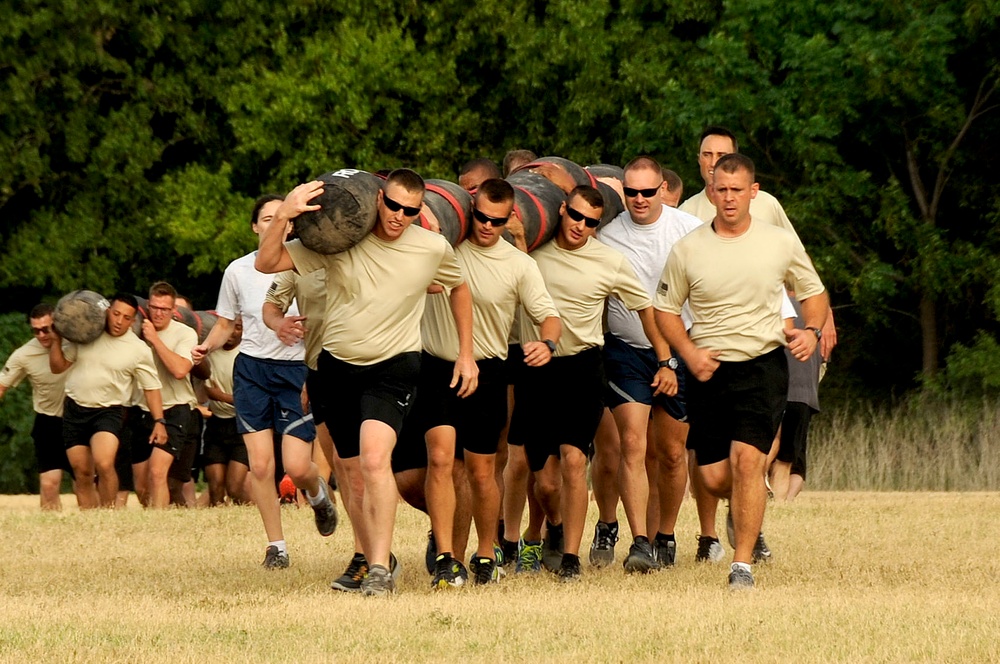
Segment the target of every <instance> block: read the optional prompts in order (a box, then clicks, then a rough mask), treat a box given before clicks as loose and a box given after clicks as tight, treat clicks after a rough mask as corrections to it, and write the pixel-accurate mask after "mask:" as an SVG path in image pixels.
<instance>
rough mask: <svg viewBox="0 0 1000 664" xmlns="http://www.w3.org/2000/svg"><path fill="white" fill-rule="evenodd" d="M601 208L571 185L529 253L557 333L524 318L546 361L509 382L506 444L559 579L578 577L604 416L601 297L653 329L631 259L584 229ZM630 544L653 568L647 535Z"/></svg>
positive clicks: (525, 337)
mask: <svg viewBox="0 0 1000 664" xmlns="http://www.w3.org/2000/svg"><path fill="white" fill-rule="evenodd" d="M657 186H659V184H658V183H657ZM603 208H604V199H603V197H602V196H601V193H600V192H599V191H597V190H596V189H594V188H593V187H589V186H585V185H584V186H579V187H576V188H575V189H573V190H572V192H570V195H569V197H568V199H567V200H566V202H565V203H563V204H562V207H561V209H560V213H561V221H560V226H559V229H558V230H557V233H556V236H555V238H554V239H553V240H552V241H551V242H549V243H548V244H546V245H544V246H543V247H541V248H539V249H537V250H536V251H535V252H534V253H533V254H532V258H534V259H535V261H536V262H537V263H538V268H539V270H540V271H541V273H542V277H543V278H544V280H545V285H546V287H547V289H548V291H549V294H550V295H551V297H552V300H553V302H554V303H555V305H556V310H557V311H558V312H559V316H560V319H561V320H562V325H563V332H562V336H561V338H560V339H559V343H558V344H556V343H553V342H552V340H551V339H546V338H545V337H543V336H542V331H541V330H540V329H538V327H536V326H533V325H530V324H529V322H528V321H525V320H524V319H523V318H522V325H521V340H522V343H524V344H525V348H527V347H528V346H527V343H528V342H530V341H541V342H543V343H545V344H546V345H548V346H549V349H550V350H551V351H553V358H552V361H551V362H549V363H547V364H545V365H543V366H531V365H530V364H526V366H525V368H524V369H523V370H522V371H523V375H522V376H521V377H520V378H519V379H518V380H517V381H516V382H515V388H514V389H515V395H516V397H515V399H516V401H515V404H514V415H513V418H512V420H511V425H510V433H509V438H510V440H511V441H512V442H516V443H518V444H523V445H524V451H525V454H526V455H527V458H528V464H529V467H530V468H531V471H532V472H533V473H534V474H535V479H536V494H537V495H538V497H539V501H540V502H541V503H542V507H543V508H544V510H545V513H546V518H547V520H548V521H549V531H548V536H547V537H548V539H549V540H551V541H559V540H562V542H563V548H562V551H563V555H562V561H561V564H560V567H559V571H558V574H559V577H560V579H561V580H564V581H572V580H576V579H578V578H580V574H581V570H580V558H579V552H580V541H581V538H582V537H583V526H584V521H585V520H586V517H587V452H588V450H589V449H590V445H591V443H592V442H593V440H594V433H595V432H596V430H597V425H598V423H599V422H600V420H601V415H602V413H603V412H604V395H603V392H604V367H603V361H602V358H601V346H602V345H603V343H604V336H603V334H602V333H601V317H602V314H603V312H604V302H605V300H606V299H607V298H608V297H609V296H611V295H615V296H617V297H619V298H620V299H621V300H622V302H623V303H624V304H625V306H626V307H627V308H628V309H630V310H633V311H640V310H641V311H640V317H641V319H642V320H643V322H644V325H645V327H646V328H648V329H649V330H650V333H652V332H653V331H654V330H653V327H654V322H653V310H652V306H651V302H650V299H649V294H648V293H646V290H645V288H643V286H642V284H641V283H639V280H638V279H637V278H636V276H635V271H634V270H633V269H632V267H631V265H629V262H628V260H627V259H626V258H625V257H624V256H622V255H621V253H619V252H617V251H615V250H614V249H611V248H610V247H607V246H605V245H603V244H601V243H600V242H598V241H597V240H595V239H594V238H593V237H592V236H591V233H590V232H588V231H589V230H590V229H596V228H597V226H598V224H600V219H601V213H602V212H603ZM560 494H561V515H560ZM560 521H561V523H560ZM633 548H639V549H641V550H642V552H641V555H642V556H644V557H645V559H646V560H647V561H648V563H647V569H652V568H653V565H654V562H653V551H652V548H651V546H650V543H649V541H648V540H647V539H646V538H645V537H643V538H641V540H637V542H636V544H635V545H633Z"/></svg>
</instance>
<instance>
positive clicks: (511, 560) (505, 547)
mask: <svg viewBox="0 0 1000 664" xmlns="http://www.w3.org/2000/svg"><path fill="white" fill-rule="evenodd" d="M500 549H501V551H503V562H502V563H501V564H502V565H503V566H504V567H510V566H511V565H515V564H517V542H508V541H507V540H505V539H501V540H500Z"/></svg>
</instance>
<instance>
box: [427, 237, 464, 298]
mask: <svg viewBox="0 0 1000 664" xmlns="http://www.w3.org/2000/svg"><path fill="white" fill-rule="evenodd" d="M441 242H442V243H443V244H444V253H443V254H442V255H441V262H440V263H438V269H437V273H436V274H435V275H434V283H436V284H441V285H442V286H444V287H446V288H449V289H451V288H455V287H456V286H460V285H461V284H464V283H465V275H464V274H463V273H462V265H461V264H460V263H459V262H458V256H456V255H455V249H454V248H452V246H451V245H450V244H449V243H448V241H447V240H445V239H444V238H441Z"/></svg>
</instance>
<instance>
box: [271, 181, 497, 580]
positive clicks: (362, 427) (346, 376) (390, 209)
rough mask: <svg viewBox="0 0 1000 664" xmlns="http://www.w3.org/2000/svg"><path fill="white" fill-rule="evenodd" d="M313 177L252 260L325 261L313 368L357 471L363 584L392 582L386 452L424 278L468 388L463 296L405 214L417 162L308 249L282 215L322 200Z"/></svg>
mask: <svg viewBox="0 0 1000 664" xmlns="http://www.w3.org/2000/svg"><path fill="white" fill-rule="evenodd" d="M322 190H323V183H322V182H319V181H313V182H309V183H306V184H303V185H299V186H298V187H296V188H295V189H294V190H292V192H291V193H289V195H288V197H287V198H286V199H285V202H284V203H283V204H282V205H281V207H280V208H278V210H277V212H276V213H275V217H274V222H273V223H272V224H271V228H269V229H268V230H267V232H266V233H265V234H264V238H263V240H262V241H261V245H260V249H259V252H258V254H257V261H256V266H257V269H259V270H261V271H262V272H280V271H282V270H288V269H295V270H296V271H297V272H299V273H300V274H306V273H310V272H313V271H315V270H318V269H321V268H323V269H325V270H326V288H327V312H326V320H325V321H323V323H322V325H323V327H324V333H323V349H324V352H322V353H320V357H319V361H318V366H319V373H320V376H321V377H322V379H323V381H324V382H325V386H324V387H325V389H324V397H325V398H326V399H327V402H328V404H329V405H330V410H329V412H330V413H331V417H330V419H329V420H328V421H327V426H328V427H329V428H330V434H331V436H332V437H333V441H334V444H335V445H336V446H337V452H338V453H339V454H340V456H341V458H342V459H343V460H344V464H345V468H346V470H347V474H348V477H349V478H350V477H351V476H352V475H356V474H360V477H361V480H362V481H361V486H362V487H363V490H362V491H360V492H355V491H352V495H351V501H350V502H351V503H353V504H354V505H353V509H352V506H351V505H349V506H348V511H349V512H350V513H351V520H352V522H353V524H354V526H355V528H357V529H358V530H359V531H360V532H359V535H360V539H361V543H362V545H363V547H364V551H363V552H362V553H364V554H365V557H366V558H367V560H368V565H369V567H368V575H367V576H366V577H365V579H364V580H363V581H362V583H361V590H362V593H363V594H365V595H388V594H392V593H394V592H395V581H394V579H393V578H392V576H391V575H390V572H389V562H390V561H389V555H390V554H389V549H390V546H391V544H392V532H393V527H394V525H395V519H396V503H397V493H396V484H395V480H394V478H393V475H392V467H391V464H390V459H391V456H392V450H393V447H394V446H395V445H396V438H397V437H398V436H399V432H400V430H401V429H402V425H403V419H404V418H405V416H406V414H407V412H408V411H409V410H410V407H411V405H412V400H413V396H414V391H415V387H416V383H417V379H418V376H419V374H420V351H421V349H422V343H421V339H420V318H421V316H422V315H423V312H424V303H425V299H426V294H427V288H428V286H430V285H431V284H432V283H435V284H439V285H442V286H444V287H445V288H450V289H451V292H450V295H449V305H450V307H451V312H452V316H453V317H454V319H455V325H456V328H457V330H458V340H459V347H458V353H457V355H456V357H457V359H456V361H455V363H454V366H453V367H452V371H451V379H450V386H451V387H455V388H458V392H457V395H458V396H459V397H465V396H469V395H471V394H472V393H473V392H475V391H476V385H477V375H478V369H477V367H476V363H475V361H474V359H473V349H472V296H471V295H470V293H469V287H468V285H467V284H466V283H465V278H464V277H463V275H462V270H461V267H460V265H459V263H458V259H457V258H456V257H455V251H454V249H452V247H451V245H449V244H448V241H447V240H445V239H444V237H442V236H441V235H438V234H437V233H433V232H431V231H428V230H426V229H423V228H420V227H419V226H413V225H412V222H413V220H414V219H415V218H416V217H417V215H419V214H420V205H421V203H422V202H423V198H424V181H423V179H422V178H421V177H420V176H419V175H417V173H415V172H414V171H411V170H409V169H397V170H395V171H392V172H391V173H389V175H388V177H387V179H386V182H385V184H384V185H383V188H382V189H381V190H380V191H379V192H378V194H377V199H376V210H377V219H376V221H375V227H374V228H373V229H372V232H371V233H370V234H369V235H368V236H367V237H365V238H364V239H363V240H362V241H361V242H359V243H358V244H357V245H355V246H354V247H352V248H351V249H349V250H347V251H344V252H341V253H339V254H334V255H324V254H319V253H316V252H314V251H311V250H309V249H307V248H305V247H304V246H302V243H301V242H300V241H298V240H293V241H291V242H288V243H283V242H282V240H283V239H284V237H285V234H286V233H287V231H288V224H289V221H290V220H292V219H294V218H295V217H297V216H298V215H300V214H302V213H303V212H306V211H309V210H317V209H319V207H320V206H319V205H312V204H310V203H309V201H311V200H312V199H313V198H315V197H316V196H318V195H319V194H320V193H321V192H322Z"/></svg>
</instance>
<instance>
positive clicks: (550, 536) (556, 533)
mask: <svg viewBox="0 0 1000 664" xmlns="http://www.w3.org/2000/svg"><path fill="white" fill-rule="evenodd" d="M562 555H563V527H562V524H561V523H560V524H559V525H558V526H553V525H552V524H549V525H548V527H547V528H546V530H545V537H543V538H542V565H544V566H545V569H547V570H549V571H550V572H558V571H559V568H560V566H561V565H562Z"/></svg>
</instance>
